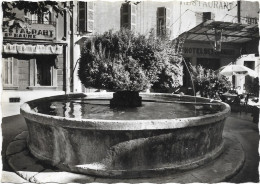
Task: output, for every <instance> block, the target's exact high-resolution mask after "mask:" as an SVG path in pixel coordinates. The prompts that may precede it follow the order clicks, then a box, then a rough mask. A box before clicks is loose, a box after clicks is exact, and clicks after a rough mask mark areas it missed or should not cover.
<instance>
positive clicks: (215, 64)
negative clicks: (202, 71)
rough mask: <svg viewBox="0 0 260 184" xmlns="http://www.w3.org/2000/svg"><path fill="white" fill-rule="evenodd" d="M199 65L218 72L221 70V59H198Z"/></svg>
mask: <svg viewBox="0 0 260 184" xmlns="http://www.w3.org/2000/svg"><path fill="white" fill-rule="evenodd" d="M197 65H201V66H203V67H204V68H206V69H212V70H218V69H219V68H220V59H212V58H197Z"/></svg>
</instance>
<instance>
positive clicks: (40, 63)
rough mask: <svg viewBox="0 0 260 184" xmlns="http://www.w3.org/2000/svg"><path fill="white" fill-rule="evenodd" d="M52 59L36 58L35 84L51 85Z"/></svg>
mask: <svg viewBox="0 0 260 184" xmlns="http://www.w3.org/2000/svg"><path fill="white" fill-rule="evenodd" d="M53 64H54V59H53V58H51V57H38V58H37V59H36V65H37V84H38V85H40V86H51V85H52V67H53Z"/></svg>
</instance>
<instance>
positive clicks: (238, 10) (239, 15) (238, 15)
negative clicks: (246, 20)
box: [237, 0, 241, 23]
mask: <svg viewBox="0 0 260 184" xmlns="http://www.w3.org/2000/svg"><path fill="white" fill-rule="evenodd" d="M240 13H241V1H240V0H238V1H237V23H241V14H240Z"/></svg>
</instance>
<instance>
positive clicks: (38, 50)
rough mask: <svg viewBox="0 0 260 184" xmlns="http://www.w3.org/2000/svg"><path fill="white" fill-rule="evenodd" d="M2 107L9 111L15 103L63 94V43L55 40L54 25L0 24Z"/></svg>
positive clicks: (17, 109) (16, 109)
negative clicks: (1, 41) (16, 25)
mask: <svg viewBox="0 0 260 184" xmlns="http://www.w3.org/2000/svg"><path fill="white" fill-rule="evenodd" d="M2 31H3V44H2V86H3V88H2V89H3V91H2V109H4V111H3V116H5V115H6V114H5V112H7V113H9V111H10V112H11V111H12V110H13V109H11V110H9V111H8V109H6V108H12V104H14V103H15V104H14V105H15V111H19V108H17V107H19V106H18V105H17V103H20V104H21V103H23V102H25V101H28V100H32V99H35V98H40V97H45V96H52V95H57V94H64V91H65V85H66V84H65V81H66V80H64V79H65V68H64V66H65V59H64V57H65V54H64V51H65V44H64V43H62V42H58V41H57V40H56V28H55V26H54V25H41V24H31V25H28V27H26V28H21V27H19V28H12V29H10V28H8V27H3V28H2Z"/></svg>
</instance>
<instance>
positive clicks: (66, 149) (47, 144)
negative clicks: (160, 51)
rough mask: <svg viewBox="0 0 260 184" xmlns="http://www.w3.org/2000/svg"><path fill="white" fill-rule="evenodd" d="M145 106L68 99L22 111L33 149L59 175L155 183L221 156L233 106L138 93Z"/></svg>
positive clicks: (95, 97)
mask: <svg viewBox="0 0 260 184" xmlns="http://www.w3.org/2000/svg"><path fill="white" fill-rule="evenodd" d="M140 95H141V97H142V99H143V100H142V104H143V105H142V106H141V107H136V108H129V109H127V108H110V107H109V101H110V99H111V98H112V94H110V93H96V94H89V95H85V94H71V95H63V96H54V97H48V98H42V99H37V100H33V101H29V102H27V103H25V104H23V105H22V106H21V114H22V115H23V116H24V118H25V120H26V123H27V126H28V132H29V136H28V140H27V142H28V147H29V150H30V151H31V153H32V154H33V155H34V156H35V157H37V158H38V159H40V160H43V161H45V162H46V161H47V163H49V164H51V165H53V166H56V167H58V168H60V169H62V170H65V171H70V172H77V173H83V174H89V175H95V176H101V177H117V178H138V177H154V176H158V175H162V174H170V173H175V172H180V171H183V170H188V169H193V168H195V167H198V166H200V165H202V164H204V163H206V162H208V161H210V160H213V159H215V158H216V157H217V156H218V155H220V154H221V152H222V148H223V139H222V132H223V127H224V121H225V119H226V117H227V116H228V115H229V112H230V107H229V106H228V105H227V104H225V103H221V102H216V101H213V102H210V100H209V99H205V98H196V103H195V102H194V97H191V96H179V95H171V94H152V93H151V94H147V93H146V94H140Z"/></svg>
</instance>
